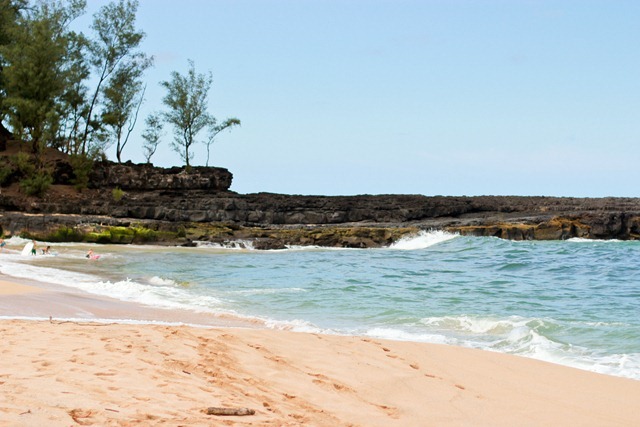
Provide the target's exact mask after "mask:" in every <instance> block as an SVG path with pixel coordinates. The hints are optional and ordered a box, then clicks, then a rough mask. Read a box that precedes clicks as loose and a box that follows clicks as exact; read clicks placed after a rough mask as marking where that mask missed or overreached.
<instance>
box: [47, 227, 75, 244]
mask: <svg viewBox="0 0 640 427" xmlns="http://www.w3.org/2000/svg"><path fill="white" fill-rule="evenodd" d="M43 240H45V241H47V242H82V241H83V240H84V233H82V232H80V231H78V230H76V229H75V228H71V227H60V228H59V229H57V230H56V231H55V232H54V233H52V234H50V235H48V236H46V238H44V239H43Z"/></svg>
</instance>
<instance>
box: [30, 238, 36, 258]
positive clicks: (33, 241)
mask: <svg viewBox="0 0 640 427" xmlns="http://www.w3.org/2000/svg"><path fill="white" fill-rule="evenodd" d="M31 243H33V246H32V247H31V255H37V254H38V249H37V248H36V241H35V240H32V241H31Z"/></svg>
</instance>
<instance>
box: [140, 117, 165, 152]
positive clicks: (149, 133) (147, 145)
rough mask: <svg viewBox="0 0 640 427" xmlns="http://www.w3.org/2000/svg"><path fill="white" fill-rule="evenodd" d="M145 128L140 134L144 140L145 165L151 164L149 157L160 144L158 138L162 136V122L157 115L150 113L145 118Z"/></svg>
mask: <svg viewBox="0 0 640 427" xmlns="http://www.w3.org/2000/svg"><path fill="white" fill-rule="evenodd" d="M145 124H146V128H145V130H144V132H143V133H142V138H143V139H144V141H145V142H144V145H143V146H142V148H143V150H144V157H145V159H146V160H147V163H151V156H153V155H154V154H155V152H156V149H157V148H158V144H159V143H160V137H161V136H162V120H161V118H160V115H159V114H158V113H152V114H149V116H147V118H146V120H145Z"/></svg>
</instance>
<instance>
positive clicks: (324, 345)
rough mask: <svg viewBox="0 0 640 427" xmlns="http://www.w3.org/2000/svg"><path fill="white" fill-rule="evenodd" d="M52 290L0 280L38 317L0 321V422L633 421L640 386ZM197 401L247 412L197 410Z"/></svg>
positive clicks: (0, 294) (14, 311) (481, 355)
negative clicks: (74, 315)
mask: <svg viewBox="0 0 640 427" xmlns="http://www.w3.org/2000/svg"><path fill="white" fill-rule="evenodd" d="M65 298H69V295H65V294H64V293H61V292H59V291H58V292H53V291H51V290H49V289H43V288H42V287H41V286H30V285H29V284H24V283H15V282H13V281H11V280H8V281H7V280H4V281H0V315H1V316H9V317H11V316H18V315H19V316H23V315H25V313H30V315H32V316H38V317H42V318H44V319H43V320H14V319H7V318H5V319H4V320H1V321H0V329H1V330H2V335H1V337H2V341H3V346H2V364H1V365H0V390H2V404H0V425H1V426H44V425H46V426H71V425H95V426H106V425H116V426H120V425H121V426H129V425H143V426H146V425H149V426H151V425H172V426H178V425H184V426H206V425H232V426H242V425H253V426H514V425H518V426H557V425H580V426H637V425H640V413H639V412H638V411H637V406H638V404H639V403H640V381H634V380H630V379H624V378H618V377H612V376H606V375H600V374H595V373H591V372H587V371H582V370H577V369H572V368H567V367H562V366H559V365H554V364H549V363H545V362H540V361H536V360H532V359H527V358H522V357H516V356H508V355H504V354H499V353H492V352H486V351H480V350H472V349H465V348H457V347H451V346H443V345H434V344H422V343H410V342H398V341H385V340H378V339H372V338H365V337H344V336H332V335H319V334H304V333H294V332H287V331H274V330H264V329H257V328H250V327H243V328H239V327H230V326H224V327H223V326H220V325H218V326H212V324H213V323H214V322H213V321H212V319H202V320H203V322H201V323H203V324H206V323H209V325H208V326H202V327H196V326H184V325H167V324H149V323H146V324H141V323H118V322H113V323H112V322H108V321H107V322H105V321H102V322H92V321H91V319H88V320H86V321H84V320H81V321H80V320H74V321H69V320H62V317H57V316H61V315H64V314H65V313H67V314H68V313H71V312H80V311H82V312H84V314H85V317H91V316H92V315H95V316H96V317H97V316H98V314H100V317H101V318H108V317H109V316H102V315H103V314H104V312H105V311H109V310H110V309H114V310H115V311H114V312H113V314H114V316H112V318H134V317H135V316H128V317H126V316H123V313H125V312H127V311H128V310H132V309H131V308H127V306H126V305H120V306H118V309H115V307H116V305H115V303H110V302H108V301H106V300H94V299H93V298H90V297H84V298H83V299H78V300H73V299H72V300H69V301H67V304H64V303H63V302H64V301H65ZM47 300H48V301H52V302H53V303H52V304H51V305H50V306H49V307H47V306H46V304H44V303H43V301H47ZM16 304H17V305H29V304H31V307H32V310H27V309H25V308H24V307H18V306H17V305H16ZM110 304H113V305H110ZM136 307H137V308H140V307H139V306H136ZM97 309H99V310H97ZM65 310H67V311H65ZM94 311H98V312H99V313H94ZM47 312H50V313H53V314H52V315H50V316H51V319H49V318H48V317H49V316H47V315H46V313H47ZM141 313H143V315H142V316H141V317H142V319H141V320H145V319H146V320H151V319H150V318H153V317H154V316H159V319H157V320H164V321H170V320H172V319H167V318H162V317H163V316H162V315H161V313H160V312H155V311H153V310H148V311H145V310H144V309H142V310H141ZM128 314H129V315H131V314H132V312H131V311H129V312H128ZM138 317H140V316H138ZM173 320H175V319H173ZM196 320H197V316H194V318H192V319H190V321H192V322H193V321H196ZM217 321H218V322H220V319H218V320H217ZM210 407H216V408H225V409H229V410H240V409H244V408H246V409H248V410H251V411H255V412H254V413H253V415H226V416H225V415H208V414H207V409H208V408H210ZM251 411H250V412H251Z"/></svg>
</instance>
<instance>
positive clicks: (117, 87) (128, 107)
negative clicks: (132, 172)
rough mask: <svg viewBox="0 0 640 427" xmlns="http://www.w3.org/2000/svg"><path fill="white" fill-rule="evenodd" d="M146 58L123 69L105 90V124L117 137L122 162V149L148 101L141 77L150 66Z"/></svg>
mask: <svg viewBox="0 0 640 427" xmlns="http://www.w3.org/2000/svg"><path fill="white" fill-rule="evenodd" d="M144 59H145V60H144V62H143V63H139V62H137V61H132V62H130V63H128V64H126V65H122V66H120V67H119V68H118V69H117V70H116V71H115V72H114V73H113V76H112V77H111V79H110V80H109V82H108V85H107V86H106V87H105V89H104V98H105V109H104V112H103V113H102V122H103V123H104V125H105V126H107V127H108V128H109V129H111V133H112V135H113V136H114V137H115V141H116V158H117V159H118V163H122V157H121V156H122V150H124V147H125V145H127V142H128V141H129V136H130V135H131V132H132V131H133V129H134V127H135V125H136V121H137V120H138V113H139V111H140V106H141V105H142V102H143V101H144V92H145V90H146V86H145V87H144V88H143V85H142V81H141V77H142V73H143V72H144V70H145V69H146V68H147V66H148V65H147V62H148V59H146V58H144ZM138 95H139V96H138ZM125 127H126V131H125Z"/></svg>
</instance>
